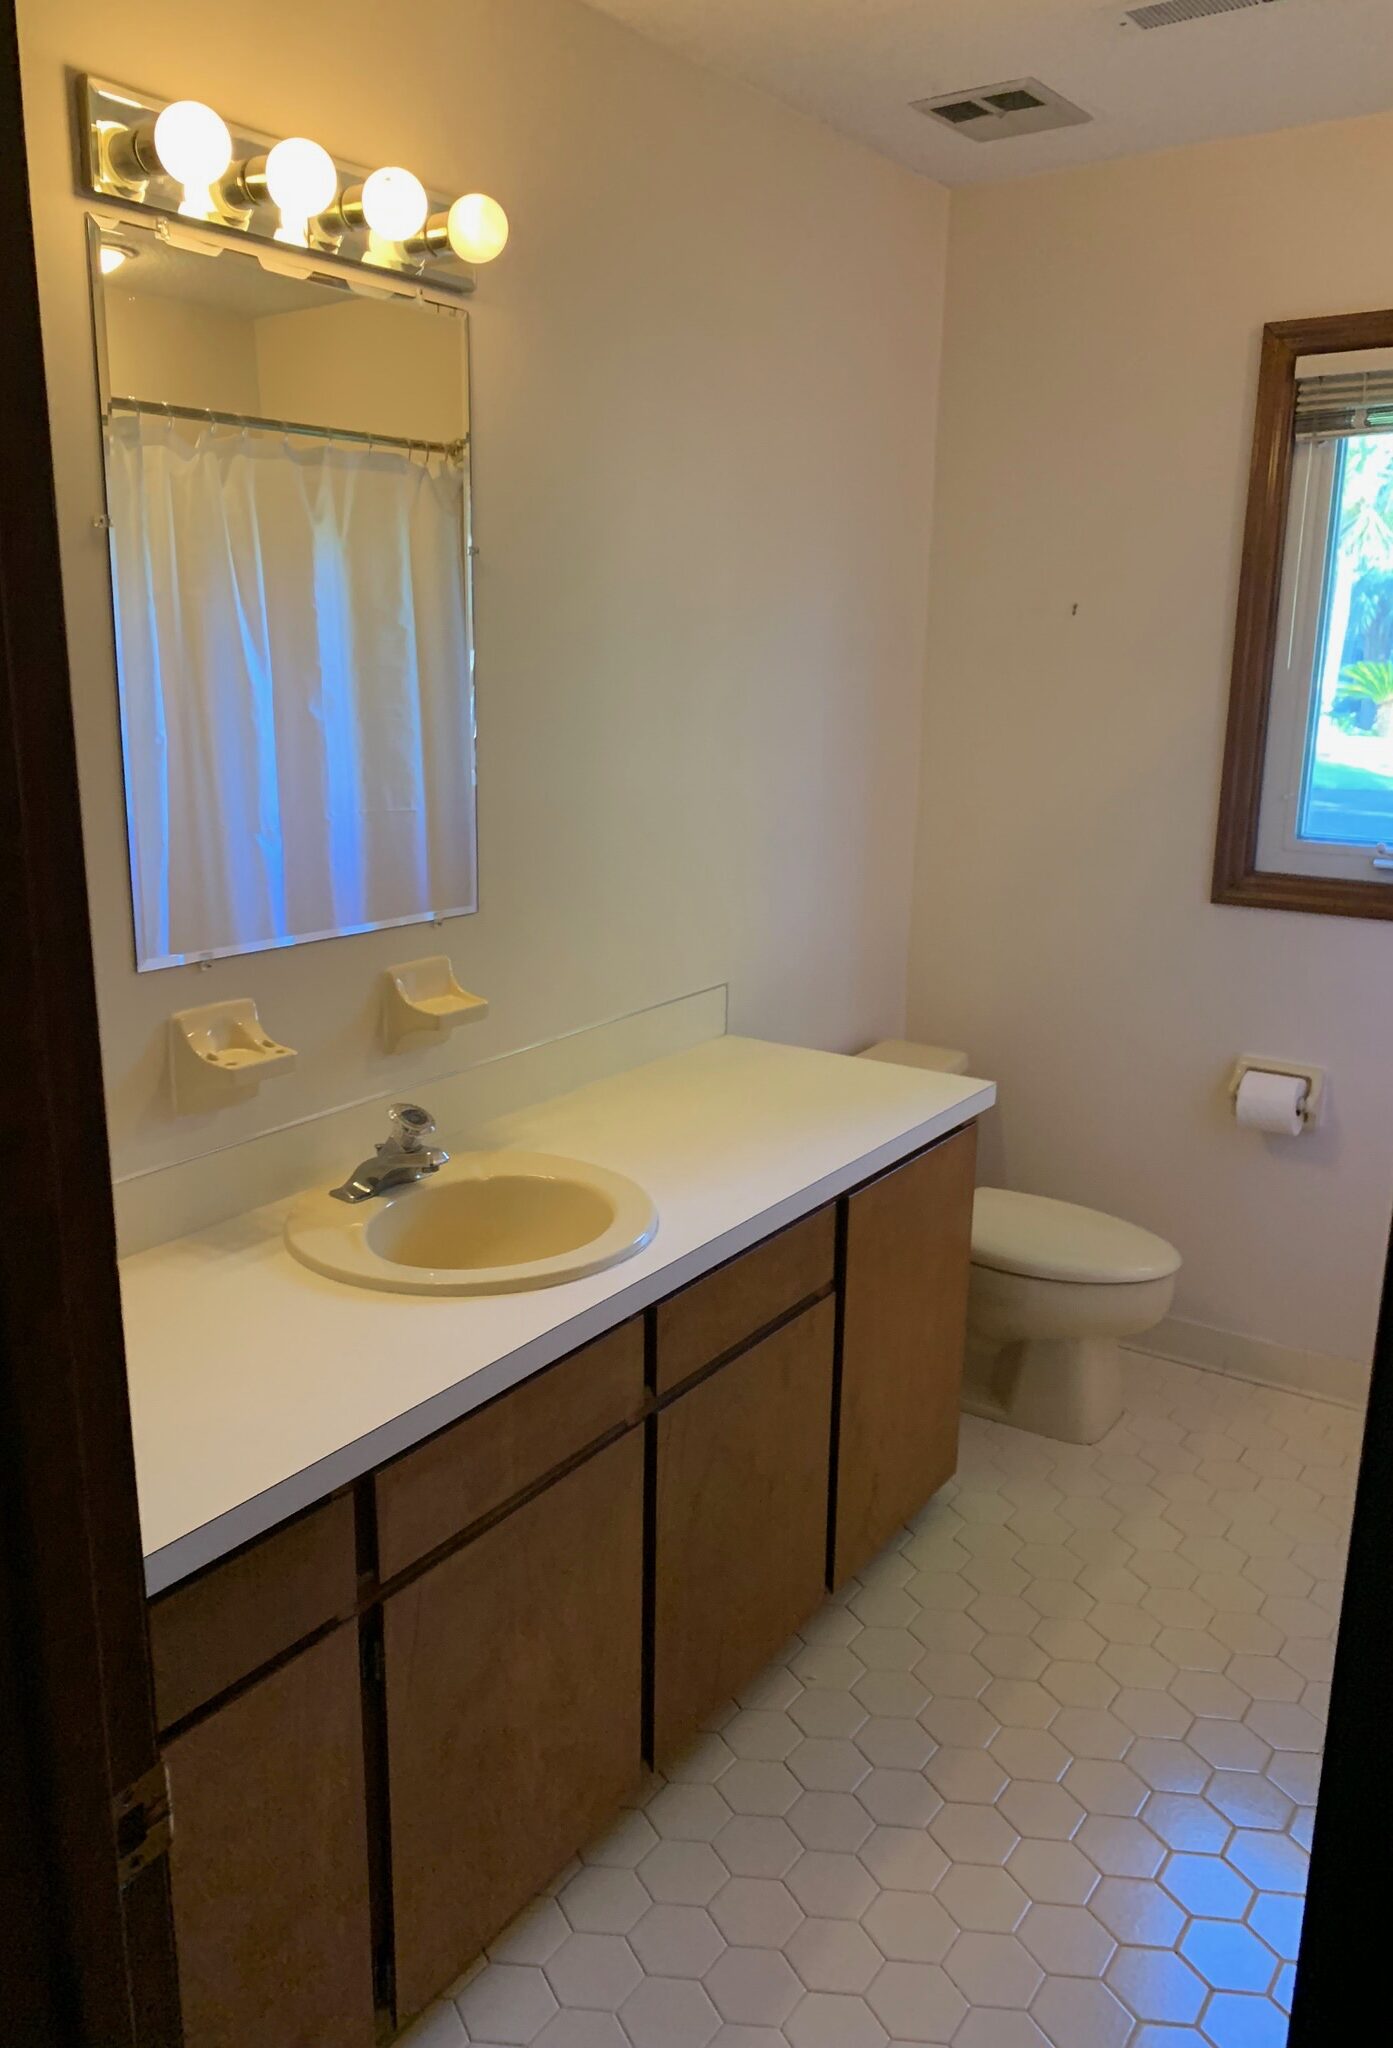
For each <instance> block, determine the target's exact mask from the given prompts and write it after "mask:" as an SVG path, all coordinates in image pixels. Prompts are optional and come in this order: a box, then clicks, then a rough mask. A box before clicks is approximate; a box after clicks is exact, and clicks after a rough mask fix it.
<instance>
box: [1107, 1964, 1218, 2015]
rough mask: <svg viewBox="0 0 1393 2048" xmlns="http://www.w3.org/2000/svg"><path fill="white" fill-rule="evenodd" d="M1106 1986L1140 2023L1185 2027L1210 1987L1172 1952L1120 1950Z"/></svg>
mask: <svg viewBox="0 0 1393 2048" xmlns="http://www.w3.org/2000/svg"><path fill="white" fill-rule="evenodd" d="M1107 1982H1108V1985H1109V1987H1110V1988H1111V1989H1112V1990H1113V1991H1115V1992H1116V1993H1117V1995H1118V1997H1119V1998H1120V1999H1121V2000H1122V2001H1123V2003H1124V2004H1125V2005H1127V2006H1129V2007H1130V2008H1131V2010H1132V2011H1133V2012H1134V2013H1135V2014H1136V2016H1137V2018H1138V2019H1139V2020H1167V2021H1170V2022H1172V2023H1173V2024H1175V2025H1178V2026H1185V2025H1187V2024H1188V2023H1189V2022H1190V2021H1191V2020H1193V2019H1197V2018H1198V2017H1199V2014H1200V2010H1201V2008H1202V2007H1203V2005H1204V2002H1205V2000H1206V1998H1207V1997H1208V1996H1209V1986H1208V1985H1207V1984H1206V1983H1205V1982H1204V1980H1203V1978H1202V1977H1200V1976H1199V1975H1198V1974H1197V1973H1196V1972H1195V1971H1194V1970H1192V1969H1191V1968H1190V1966H1189V1964H1188V1963H1187V1962H1185V1961H1184V1960H1183V1959H1182V1958H1181V1957H1180V1956H1178V1955H1176V1954H1175V1953H1174V1952H1173V1950H1171V1949H1163V1948H1120V1949H1118V1951H1117V1953H1116V1955H1115V1956H1114V1957H1113V1959H1112V1961H1111V1962H1110V1963H1109V1965H1108V1969H1107Z"/></svg>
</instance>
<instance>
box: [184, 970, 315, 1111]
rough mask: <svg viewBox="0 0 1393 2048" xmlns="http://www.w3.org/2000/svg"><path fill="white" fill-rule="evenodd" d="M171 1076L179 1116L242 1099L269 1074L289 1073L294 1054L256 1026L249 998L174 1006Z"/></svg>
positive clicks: (208, 1109)
mask: <svg viewBox="0 0 1393 2048" xmlns="http://www.w3.org/2000/svg"><path fill="white" fill-rule="evenodd" d="M169 1062H170V1077H171V1079H172V1081H173V1084H174V1108H175V1113H176V1114H177V1115H179V1116H196V1115H199V1114H206V1113H207V1112H208V1111H210V1110H216V1109H226V1108H227V1107H228V1106H229V1105H230V1104H232V1103H234V1102H246V1101H247V1100H249V1098H250V1097H251V1096H253V1095H255V1093H256V1091H257V1089H258V1088H259V1087H260V1086H261V1083H262V1082H263V1081H265V1080H268V1079H269V1078H270V1076H271V1075H273V1074H288V1073H289V1072H290V1070H291V1068H292V1067H293V1066H294V1065H295V1054H294V1052H293V1051H292V1050H291V1048H290V1047H289V1046H288V1045H278V1044H277V1042H276V1040H275V1039H274V1038H271V1037H268V1035H267V1033H266V1032H265V1031H264V1030H263V1029H262V1027H261V1019H260V1017H259V1016H258V1015H257V1011H256V1004H255V1003H254V1002H253V1001H252V999H251V997H250V996H234V997H233V998H232V1000H231V1001H230V1002H226V1003H204V1004H203V1005H202V1006H201V1008H199V1009H196V1010H176V1011H175V1013H174V1015H173V1016H172V1017H171V1018H170V1020H169Z"/></svg>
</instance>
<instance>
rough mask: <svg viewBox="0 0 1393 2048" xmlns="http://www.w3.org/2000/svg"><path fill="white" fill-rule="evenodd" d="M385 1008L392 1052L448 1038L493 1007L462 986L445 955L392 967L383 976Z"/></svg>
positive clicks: (385, 1024)
mask: <svg viewBox="0 0 1393 2048" xmlns="http://www.w3.org/2000/svg"><path fill="white" fill-rule="evenodd" d="M382 1007H383V1029H384V1032H385V1035H386V1039H387V1049H388V1051H389V1052H396V1051H397V1050H398V1049H399V1048H401V1047H402V1046H409V1045H426V1044H428V1043H430V1042H432V1041H438V1040H440V1039H442V1038H445V1037H447V1036H448V1035H449V1033H450V1032H451V1031H453V1030H454V1028H455V1026H456V1025H457V1024H465V1023H469V1022H471V1021H472V1020H474V1019H475V1018H479V1017H486V1016H487V1015H488V1008H489V1006H488V1004H487V1002H486V1001H485V1000H484V998H483V997H482V996H472V995H470V993H469V991H468V989H466V988H461V987H460V984H459V983H458V982H457V981H456V980H455V973H454V969H453V968H452V967H451V965H450V962H449V960H448V959H447V957H446V956H445V954H444V953H432V954H431V955H430V956H429V957H428V958H427V959H425V960H408V961H406V962H405V963H404V965H402V966H400V967H389V968H388V969H387V971H386V973H385V974H384V975H383V977H382Z"/></svg>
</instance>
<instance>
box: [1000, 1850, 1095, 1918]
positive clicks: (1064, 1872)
mask: <svg viewBox="0 0 1393 2048" xmlns="http://www.w3.org/2000/svg"><path fill="white" fill-rule="evenodd" d="M1006 1868H1007V1871H1008V1872H1009V1874H1010V1875H1011V1876H1012V1877H1013V1878H1015V1879H1016V1881H1017V1883H1018V1884H1019V1885H1020V1887H1021V1889H1022V1891H1024V1892H1025V1893H1026V1895H1027V1897H1029V1898H1032V1899H1038V1900H1040V1901H1041V1902H1042V1903H1043V1904H1045V1905H1051V1906H1082V1905H1085V1904H1086V1903H1087V1902H1088V1900H1089V1899H1090V1898H1091V1897H1092V1896H1093V1893H1094V1892H1095V1891H1096V1890H1097V1888H1098V1886H1099V1884H1100V1883H1101V1882H1102V1879H1101V1877H1100V1876H1099V1873H1098V1869H1097V1866H1096V1865H1095V1864H1093V1863H1090V1862H1089V1860H1088V1858H1087V1857H1086V1856H1085V1855H1084V1854H1083V1852H1082V1851H1081V1850H1080V1849H1078V1848H1076V1847H1075V1845H1074V1844H1073V1843H1072V1842H1052V1841H1034V1840H1030V1841H1022V1842H1020V1843H1018V1844H1017V1846H1016V1847H1015V1848H1014V1849H1013V1850H1012V1851H1011V1854H1010V1855H1009V1856H1008V1857H1007V1859H1006Z"/></svg>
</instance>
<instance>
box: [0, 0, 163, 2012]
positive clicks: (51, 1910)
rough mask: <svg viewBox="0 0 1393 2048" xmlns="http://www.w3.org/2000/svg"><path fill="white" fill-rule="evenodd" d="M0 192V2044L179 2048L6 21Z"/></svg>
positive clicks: (30, 269) (15, 64) (35, 318)
mask: <svg viewBox="0 0 1393 2048" xmlns="http://www.w3.org/2000/svg"><path fill="white" fill-rule="evenodd" d="M0 190H3V191H4V192H5V193H6V195H7V200H8V206H9V219H10V235H9V240H8V244H7V248H6V255H5V302H6V303H5V336H4V345H3V348H0V446H3V449H4V457H5V483H4V489H3V491H0V817H2V818H3V820H4V833H5V849H4V855H3V859H2V860H0V989H3V991H4V996H5V1001H6V1005H7V1014H6V1030H5V1052H4V1057H3V1059H0V1159H3V1161H4V1165H3V1169H0V1531H2V1532H3V1550H2V1551H0V1616H3V1620H4V1623H5V1655H4V1658H3V1660H0V1662H3V1665H4V1667H5V1671H4V1680H3V1682H0V1756H3V1757H4V1760H5V1775H6V1796H5V1801H4V1805H3V1812H4V1824H5V1835H6V1839H5V1843H4V1846H3V1849H0V1873H3V1874H2V1875H0V1892H2V1893H3V1895H4V1896H3V1906H0V1925H3V1927H4V1945H5V1948H6V1951H7V1962H8V1961H11V1960H13V1961H14V1963H15V1964H16V1966H17V1967H16V1970H15V1977H16V1982H15V1984H14V1986H13V1987H11V1986H10V1984H9V1981H8V1980H9V1976H10V1972H9V1971H8V1970H7V1971H6V1987H5V1992H4V1997H5V2000H6V2009H5V2021H4V2031H5V2038H6V2040H7V2042H12V2043H14V2044H15V2048H20V2044H23V2048H29V2044H30V2043H32V2044H33V2048H66V2044H68V2043H74V2044H79V2043H80V2044H83V2048H153V2044H158V2048H175V2044H177V2043H178V2042H179V2041H180V2040H181V2039H182V2036H181V2032H180V2027H179V2018H178V1999H177V1988H176V1980H175V1971H174V1948H173V1937H172V1933H171V1930H170V1917H169V1900H168V1874H167V1864H166V1863H165V1862H163V1861H160V1862H156V1863H152V1864H151V1865H150V1866H149V1867H148V1868H147V1869H146V1870H145V1871H144V1872H143V1873H142V1874H141V1875H139V1876H138V1877H136V1878H135V1879H134V1881H133V1882H131V1883H130V1884H129V1885H128V1887H127V1888H126V1889H125V1890H124V1891H122V1889H121V1888H120V1886H119V1884H118V1873H117V1858H118V1841H117V1821H116V1816H115V1810H114V1801H115V1798H116V1796H117V1795H118V1794H119V1793H121V1792H122V1791H123V1790H124V1789H125V1788H126V1787H128V1786H130V1785H132V1784H133V1783H135V1782H136V1781H137V1780H139V1779H140V1778H141V1777H143V1776H144V1775H145V1774H146V1773H147V1772H148V1771H149V1770H150V1769H151V1767H152V1766H154V1765H155V1764H156V1763H157V1761H158V1751H157V1748H156V1741H155V1718H154V1709H153V1703H152V1697H151V1688H150V1676H149V1654H148V1649H147V1645H146V1634H145V1600H144V1579H143V1571H142V1564H141V1554H140V1531H139V1521H138V1516H137V1509H136V1491H135V1468H134V1463H133V1459H132V1454H131V1431H130V1416H129V1412H128V1408H127V1402H126V1378H125V1358H124V1352H123V1348H122V1337H121V1305H120V1296H119V1293H118V1289H117V1279H116V1245H115V1230H114V1225H113V1219H112V1207H111V1185H110V1169H109V1164H108V1158H107V1143H106V1115H105V1108H104V1104H103V1098H102V1082H101V1057H100V1049H99V1045H98V1039H97V1009H96V996H95V990H94V986H93V971H92V953H91V942H90V933H89V929H88V921H87V889H86V877H85V874H84V869H83V854H82V834H81V827H80V822H79V812H78V786H77V765H76V760H75V756H74V749H73V732H72V714H71V703H70V696H69V687H68V665H67V645H66V639H65V633H64V620H63V599H62V586H61V582H60V573H59V556H58V529H57V520H56V515H55V510H54V498H53V465H52V451H51V448H50V445H49V438H48V398H47V393H46V389H45V383H44V364H43V348H42V341H41V336H40V329H39V304H38V284H37V279H36V276H35V271H34V256H33V239H32V228H31V223H30V218H29V206H28V191H29V188H28V173H27V165H26V157H25V147H24V125H23V111H22V104H21V96H20V82H19V56H18V47H17V38H16V32H15V14H14V0H0ZM12 1943H13V1946H12ZM11 2000H13V2001H14V2003H13V2004H11Z"/></svg>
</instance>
